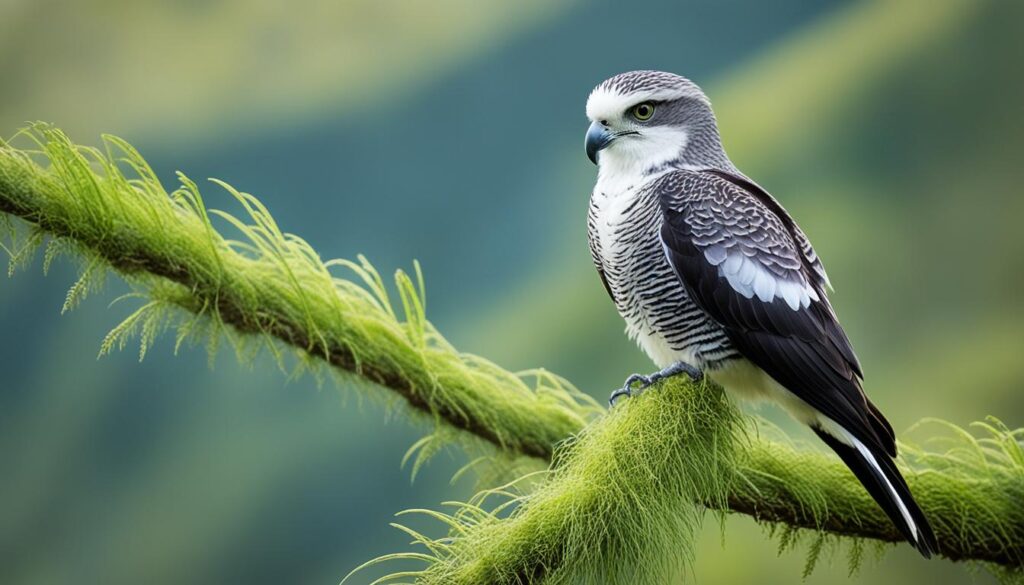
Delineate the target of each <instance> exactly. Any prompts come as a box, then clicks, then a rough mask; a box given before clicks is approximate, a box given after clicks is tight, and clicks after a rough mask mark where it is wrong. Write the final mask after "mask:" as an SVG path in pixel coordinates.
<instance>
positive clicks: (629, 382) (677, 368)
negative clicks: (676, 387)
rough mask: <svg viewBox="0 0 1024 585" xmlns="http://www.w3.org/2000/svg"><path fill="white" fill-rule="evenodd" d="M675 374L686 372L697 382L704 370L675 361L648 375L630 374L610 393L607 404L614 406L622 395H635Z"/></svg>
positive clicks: (702, 375)
mask: <svg viewBox="0 0 1024 585" xmlns="http://www.w3.org/2000/svg"><path fill="white" fill-rule="evenodd" d="M677 374H686V375H687V376H689V377H690V379H691V380H693V381H694V382H697V381H699V380H700V379H701V378H703V377H704V372H702V371H701V370H700V368H697V367H695V366H692V365H690V364H688V363H686V362H676V363H674V364H672V365H670V366H668V367H667V368H665V369H663V370H661V371H660V372H655V373H653V374H651V375H649V376H645V375H643V374H633V375H632V376H630V377H628V378H626V383H625V384H623V385H622V388H619V389H617V390H616V391H615V392H612V395H611V396H609V397H608V405H609V406H615V403H616V402H617V401H618V399H619V398H622V397H623V396H629V397H631V398H632V397H633V396H636V395H637V394H640V393H641V392H643V391H644V390H646V389H647V388H648V387H650V386H651V385H652V384H654V383H655V382H658V381H660V380H663V379H665V378H669V377H671V376H675V375H677ZM638 382H639V383H640V385H639V387H637V388H633V385H634V384H636V383H638Z"/></svg>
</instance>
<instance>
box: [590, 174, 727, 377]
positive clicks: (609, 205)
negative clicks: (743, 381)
mask: <svg viewBox="0 0 1024 585" xmlns="http://www.w3.org/2000/svg"><path fill="white" fill-rule="evenodd" d="M638 179H639V178H638ZM654 179H656V177H643V180H631V179H628V178H627V179H623V178H606V177H602V178H600V179H599V181H598V183H597V184H596V185H595V188H594V192H593V194H592V196H591V200H590V209H589V212H588V218H587V224H588V233H589V237H590V246H591V251H592V252H593V255H594V261H595V263H597V264H598V268H599V269H600V270H601V271H602V272H603V273H604V276H605V279H606V280H607V282H608V287H609V289H610V290H611V293H612V297H613V299H614V301H615V306H616V308H617V309H618V311H619V314H620V315H621V316H622V318H623V319H624V320H625V322H626V333H627V335H629V337H630V338H631V339H634V340H636V342H637V343H638V344H639V345H640V347H641V348H642V349H643V350H644V352H645V353H647V355H648V356H649V357H650V358H651V360H652V361H654V362H655V363H656V364H658V365H659V366H661V367H664V366H667V365H669V364H671V363H673V362H676V361H680V360H682V361H686V362H687V363H690V364H692V365H695V366H698V367H703V366H705V365H707V360H706V359H705V358H704V357H703V356H705V355H708V356H715V357H717V356H724V355H725V353H723V351H726V353H730V355H731V349H728V348H726V345H727V343H728V342H727V341H726V340H725V336H724V334H723V333H722V332H721V330H720V328H719V327H718V326H717V325H716V324H714V323H712V322H711V321H710V320H709V319H708V317H707V316H706V315H705V314H704V313H703V311H701V310H700V309H699V308H698V307H697V306H696V305H695V304H694V303H693V302H692V301H691V300H690V298H689V296H688V295H687V294H686V291H685V288H684V287H683V285H682V283H681V282H679V279H678V277H677V276H676V274H675V272H674V271H673V270H672V266H671V264H669V262H668V259H667V258H666V257H665V252H664V249H663V247H662V244H661V238H660V230H661V224H662V213H661V207H660V202H659V200H658V194H657V193H656V192H655V191H654V190H653V189H650V188H647V186H649V185H651V184H653V182H654ZM614 189H619V190H618V191H616V190H614Z"/></svg>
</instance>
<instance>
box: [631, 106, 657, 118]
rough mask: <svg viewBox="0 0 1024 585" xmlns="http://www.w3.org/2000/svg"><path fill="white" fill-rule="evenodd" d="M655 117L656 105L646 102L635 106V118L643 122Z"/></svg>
mask: <svg viewBox="0 0 1024 585" xmlns="http://www.w3.org/2000/svg"><path fill="white" fill-rule="evenodd" d="M653 115H654V104H652V103H651V102H644V103H642V104H637V105H635V106H633V117H634V118H636V119H637V120H640V121H641V122H644V121H646V120H650V119H651V116H653Z"/></svg>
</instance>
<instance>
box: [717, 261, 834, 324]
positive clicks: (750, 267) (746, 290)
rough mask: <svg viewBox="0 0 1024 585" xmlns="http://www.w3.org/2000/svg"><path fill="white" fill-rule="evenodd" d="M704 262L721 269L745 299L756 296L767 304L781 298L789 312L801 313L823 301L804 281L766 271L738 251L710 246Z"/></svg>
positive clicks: (759, 263)
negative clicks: (813, 302) (800, 311)
mask: <svg viewBox="0 0 1024 585" xmlns="http://www.w3.org/2000/svg"><path fill="white" fill-rule="evenodd" d="M704 258H706V259H707V261H708V262H710V263H711V264H712V265H714V266H717V267H718V273H719V274H720V275H721V276H723V277H725V279H726V280H727V281H728V282H729V286H731V287H732V288H733V290H735V291H736V292H737V293H739V294H741V295H743V296H744V297H745V298H748V299H752V298H754V297H755V296H756V297H757V298H758V299H759V300H760V301H761V302H764V303H770V302H772V301H774V300H775V298H776V297H777V298H780V299H782V300H783V301H785V303H786V304H787V305H789V308H790V309H793V310H794V311H799V310H800V309H806V308H807V307H809V306H810V305H811V301H818V300H820V299H819V297H818V292H817V291H816V290H814V287H812V286H811V285H810V284H808V283H807V282H806V281H804V280H803V279H801V280H791V279H787V278H782V277H779V276H777V275H775V274H773V273H772V272H771V271H770V270H768V269H767V268H765V267H764V265H762V264H761V262H760V261H758V260H757V259H756V258H753V257H750V256H747V255H746V254H744V253H743V252H741V251H739V250H728V249H726V248H725V247H723V246H711V247H709V248H707V249H705V250H704Z"/></svg>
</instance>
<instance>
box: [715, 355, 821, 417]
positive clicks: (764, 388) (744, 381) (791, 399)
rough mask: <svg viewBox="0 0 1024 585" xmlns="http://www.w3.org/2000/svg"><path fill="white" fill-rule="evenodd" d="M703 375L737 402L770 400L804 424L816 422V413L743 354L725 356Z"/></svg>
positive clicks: (817, 415) (817, 414)
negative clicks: (724, 360) (721, 361)
mask: <svg viewBox="0 0 1024 585" xmlns="http://www.w3.org/2000/svg"><path fill="white" fill-rule="evenodd" d="M707 375H708V376H709V377H710V378H711V379H712V380H713V381H714V382H715V383H717V384H718V385H719V386H721V387H722V388H724V389H725V392H726V394H728V395H729V397H730V398H732V399H733V400H736V401H739V402H772V403H775V404H778V405H779V406H781V407H782V409H783V410H785V411H786V412H788V413H789V414H790V416H792V417H793V418H795V419H796V420H798V421H800V422H802V423H804V424H820V422H821V420H820V415H819V413H818V411H817V410H815V409H814V408H812V407H811V405H809V404H807V403H806V402H804V401H803V400H801V399H800V398H798V397H797V396H796V395H795V394H793V393H792V392H790V391H789V390H787V389H786V388H785V387H784V386H782V384H779V383H778V382H776V381H775V379H774V378H772V377H771V376H769V375H768V373H767V372H765V371H764V370H762V369H761V368H759V367H758V366H756V365H754V364H753V363H752V362H750V361H749V360H747V359H746V358H739V359H733V360H729V361H728V362H725V363H723V364H722V365H721V366H720V367H718V368H715V369H709V370H708V371H707Z"/></svg>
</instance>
